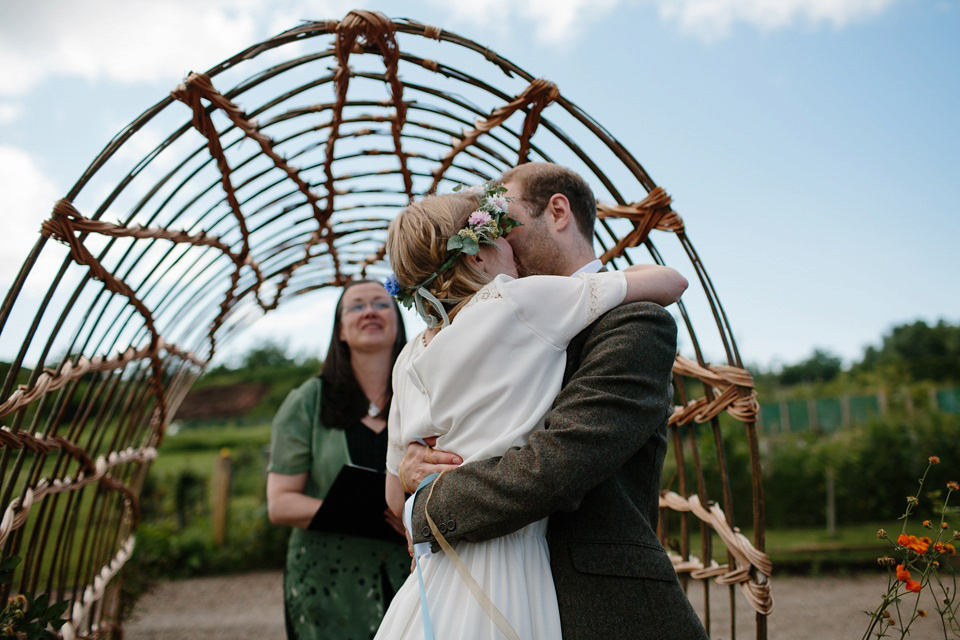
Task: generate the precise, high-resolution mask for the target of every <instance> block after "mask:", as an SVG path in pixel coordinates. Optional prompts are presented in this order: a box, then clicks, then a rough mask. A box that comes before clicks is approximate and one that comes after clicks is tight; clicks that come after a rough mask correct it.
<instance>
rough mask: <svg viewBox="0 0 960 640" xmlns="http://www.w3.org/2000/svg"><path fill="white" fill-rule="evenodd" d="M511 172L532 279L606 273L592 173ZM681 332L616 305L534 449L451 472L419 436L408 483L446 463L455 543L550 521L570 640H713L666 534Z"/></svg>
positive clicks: (418, 526) (585, 338)
mask: <svg viewBox="0 0 960 640" xmlns="http://www.w3.org/2000/svg"><path fill="white" fill-rule="evenodd" d="M502 179H503V183H504V186H506V187H507V196H508V197H510V198H512V200H511V202H510V212H511V213H512V214H513V215H514V216H515V217H516V218H517V219H518V220H519V221H520V222H522V223H523V226H521V227H518V228H516V229H514V230H513V231H511V233H510V235H509V236H507V239H508V241H509V242H510V245H511V247H512V248H513V251H514V255H515V256H516V258H517V261H518V263H519V267H520V273H521V275H527V274H531V273H541V274H553V275H573V274H575V273H581V272H595V271H599V270H600V269H601V267H602V265H601V263H600V261H599V260H597V259H596V258H595V255H594V253H593V225H594V222H595V220H596V201H595V200H594V196H593V193H592V192H591V190H590V187H589V186H588V185H587V184H586V182H584V180H583V179H582V178H581V177H580V176H578V175H577V174H575V173H574V172H573V171H570V170H569V169H566V168H564V167H560V166H558V165H554V164H549V163H531V164H524V165H521V166H519V167H516V168H514V169H511V170H510V171H507V172H506V173H505V174H504V175H503V178H502ZM676 336H677V328H676V324H675V322H674V320H673V318H672V317H671V316H670V314H669V313H667V312H666V311H664V309H663V308H662V307H660V306H658V305H656V304H653V303H649V302H636V303H632V304H626V305H622V306H620V307H617V308H615V309H613V310H612V311H610V312H609V313H607V314H606V315H604V316H602V317H601V318H600V319H599V320H597V321H596V322H594V323H593V324H592V325H591V326H589V327H587V328H586V329H585V330H584V331H583V332H582V333H581V334H580V335H578V336H577V337H576V338H574V339H573V341H572V342H571V343H570V345H569V347H568V348H567V366H566V371H565V373H564V386H563V390H562V391H561V392H560V395H559V396H557V399H556V402H555V403H554V405H553V408H552V409H551V410H550V412H549V413H548V414H547V416H546V429H545V430H543V431H538V432H534V433H533V434H531V436H530V440H529V442H528V444H527V445H526V446H524V447H520V448H514V449H511V450H509V451H507V453H506V454H505V455H503V456H502V457H499V458H491V459H488V460H483V461H479V462H472V463H469V464H466V465H463V466H459V467H453V465H454V464H455V463H457V462H459V458H457V457H456V456H455V455H454V454H452V453H445V452H441V451H436V450H434V449H431V448H424V447H422V446H420V445H417V444H411V445H409V446H408V448H407V452H406V455H405V457H404V459H403V461H402V462H401V464H400V471H401V476H402V477H404V478H406V479H407V480H408V482H409V481H413V482H419V481H420V480H421V479H422V478H424V477H425V476H426V475H428V474H430V473H433V472H437V471H440V470H444V469H447V470H448V471H447V473H445V474H444V475H443V476H442V477H441V478H439V479H438V480H436V481H435V483H434V484H435V486H434V487H433V494H432V497H431V498H430V516H431V517H432V518H433V520H434V522H435V523H436V524H437V526H438V529H439V530H440V532H441V533H442V534H443V536H444V537H445V538H446V539H447V540H448V541H453V540H456V539H462V540H467V541H470V542H478V541H482V540H488V539H490V538H495V537H498V536H502V535H505V534H508V533H511V532H513V531H516V530H518V529H520V528H521V527H523V526H525V525H527V524H530V523H531V522H534V521H536V520H540V519H541V518H545V517H547V516H550V520H549V525H548V531H547V541H548V543H549V546H550V558H551V567H552V570H553V579H554V582H555V583H556V589H557V600H558V603H559V607H560V622H561V625H562V628H563V637H564V638H565V639H566V640H583V639H592V638H597V639H600V638H603V639H604V640H611V639H616V638H623V639H625V640H626V639H629V640H637V639H638V638H657V639H658V640H670V639H677V640H681V639H682V640H689V639H691V638H692V639H700V638H704V639H705V638H706V637H707V636H706V633H705V632H704V629H703V626H702V625H701V623H700V621H699V619H698V618H697V616H696V613H695V612H694V611H693V608H692V607H691V606H690V603H689V601H688V600H687V597H686V595H685V594H684V592H683V590H682V588H681V586H680V583H679V581H678V579H677V574H676V571H675V570H674V568H673V565H672V564H671V562H670V559H669V558H668V557H667V554H666V552H665V551H664V549H663V547H662V546H661V545H660V542H659V540H658V539H657V534H656V528H657V517H658V498H659V494H660V474H661V471H662V469H663V458H664V454H665V453H666V449H667V438H666V426H667V418H668V416H669V415H670V411H671V406H672V387H671V383H670V380H671V368H672V366H673V360H674V354H675V353H676ZM504 366H505V367H509V366H510V363H504ZM427 493H428V492H427V491H426V490H424V491H421V492H419V493H418V494H417V497H416V500H415V502H414V506H413V516H412V524H411V529H412V532H413V541H414V542H427V541H430V542H433V541H434V540H433V536H432V535H431V533H430V528H429V526H428V525H427V522H426V518H425V515H424V504H425V502H426V497H427Z"/></svg>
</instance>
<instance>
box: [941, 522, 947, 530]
mask: <svg viewBox="0 0 960 640" xmlns="http://www.w3.org/2000/svg"><path fill="white" fill-rule="evenodd" d="M947 526H948V525H947V523H946V522H941V523H940V528H941V529H946V528H947Z"/></svg>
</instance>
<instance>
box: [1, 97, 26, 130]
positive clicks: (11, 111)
mask: <svg viewBox="0 0 960 640" xmlns="http://www.w3.org/2000/svg"><path fill="white" fill-rule="evenodd" d="M22 114H23V105H22V104H19V103H16V102H0V125H3V124H11V123H13V122H16V121H17V120H19V119H20V116H21V115H22Z"/></svg>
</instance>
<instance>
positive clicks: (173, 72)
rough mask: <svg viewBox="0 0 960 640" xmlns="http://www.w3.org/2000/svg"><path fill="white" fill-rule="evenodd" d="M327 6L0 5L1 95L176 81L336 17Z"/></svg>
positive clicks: (218, 1)
mask: <svg viewBox="0 0 960 640" xmlns="http://www.w3.org/2000/svg"><path fill="white" fill-rule="evenodd" d="M329 5H330V2H323V1H322V0H321V1H320V2H306V1H305V0H284V1H282V2H276V3H265V2H262V1H261V0H204V1H203V2H197V1H196V0H152V1H151V2H130V1H129V0H84V1H83V2H77V1H76V0H44V1H43V2H29V3H28V2H10V3H4V6H3V19H2V20H0V69H3V70H4V80H3V82H2V83H0V95H8V96H19V95H24V94H25V93H27V92H29V91H30V89H32V88H33V87H34V86H36V85H37V84H38V83H40V82H42V81H44V80H46V79H48V78H50V77H56V76H74V77H80V78H85V79H89V80H101V79H106V80H112V81H116V82H122V83H126V84H131V83H149V82H155V81H161V80H162V81H164V82H167V83H174V82H176V81H177V80H179V79H180V78H181V77H182V76H184V75H185V74H186V73H187V72H189V71H196V70H203V69H206V68H209V67H211V66H213V65H214V64H217V63H218V62H220V61H222V60H224V59H225V58H227V57H229V56H231V55H233V54H235V53H237V52H239V51H241V50H242V49H244V48H245V47H247V46H249V45H251V44H253V43H255V42H256V41H257V40H260V39H262V38H264V37H269V36H272V35H274V34H275V33H277V32H279V31H280V30H282V29H287V28H290V27H291V26H294V25H296V23H297V21H298V20H300V19H302V18H306V17H317V18H326V17H330V16H339V13H340V10H338V12H337V13H333V12H332V11H331V9H330V6H329Z"/></svg>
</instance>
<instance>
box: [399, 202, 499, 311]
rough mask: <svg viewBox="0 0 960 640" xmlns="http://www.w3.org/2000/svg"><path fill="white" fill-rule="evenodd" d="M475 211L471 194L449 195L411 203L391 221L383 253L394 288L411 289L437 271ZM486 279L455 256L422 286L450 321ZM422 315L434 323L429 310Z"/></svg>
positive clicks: (485, 276)
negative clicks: (450, 242)
mask: <svg viewBox="0 0 960 640" xmlns="http://www.w3.org/2000/svg"><path fill="white" fill-rule="evenodd" d="M476 209H477V197H476V195H474V194H470V193H463V194H461V193H452V194H447V195H441V196H428V197H427V198H424V199H423V200H421V201H420V202H414V203H411V204H410V205H408V206H407V207H406V208H405V209H404V210H403V211H401V212H400V214H399V215H398V216H397V217H396V218H394V220H393V221H392V222H391V223H390V227H389V229H388V230H387V255H388V256H389V258H390V264H391V266H392V267H393V273H394V275H395V276H396V278H397V283H398V284H399V285H400V287H402V288H408V287H412V286H414V285H415V284H416V283H419V282H423V281H424V280H425V279H427V278H428V277H430V275H431V274H433V273H434V272H435V271H437V269H438V268H439V267H440V265H442V264H443V262H444V260H446V259H447V257H448V256H449V255H450V251H448V250H447V241H448V240H449V239H450V237H451V236H454V235H456V234H457V232H458V231H459V230H460V229H463V228H464V227H465V226H466V224H467V218H468V217H469V216H470V214H471V213H473V212H474V211H475V210H476ZM490 280H492V278H491V277H490V276H489V275H487V274H486V273H484V272H483V271H480V270H479V269H477V268H475V267H473V266H472V265H471V264H470V263H469V262H468V261H467V260H466V259H464V258H463V256H462V255H461V256H460V257H458V258H457V259H456V261H454V263H453V265H452V266H451V267H450V268H449V269H445V270H443V271H442V272H440V273H438V274H437V276H436V278H434V279H433V281H432V282H430V283H429V284H427V286H426V288H427V290H429V291H430V293H432V294H433V295H435V296H436V297H437V298H439V299H440V300H442V301H444V306H445V308H446V312H447V316H448V317H449V318H450V320H451V321H452V320H453V318H454V317H455V316H456V314H457V313H458V312H459V311H460V309H461V308H463V306H464V305H465V304H466V303H467V302H468V301H469V300H470V298H471V297H473V294H475V293H476V292H477V291H479V290H480V289H481V288H482V287H483V286H484V285H485V284H487V283H488V282H490ZM427 312H428V313H429V314H430V315H432V316H433V317H435V318H437V320H438V321H439V320H440V314H438V313H437V312H436V310H435V309H433V308H432V307H430V306H428V307H427Z"/></svg>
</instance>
